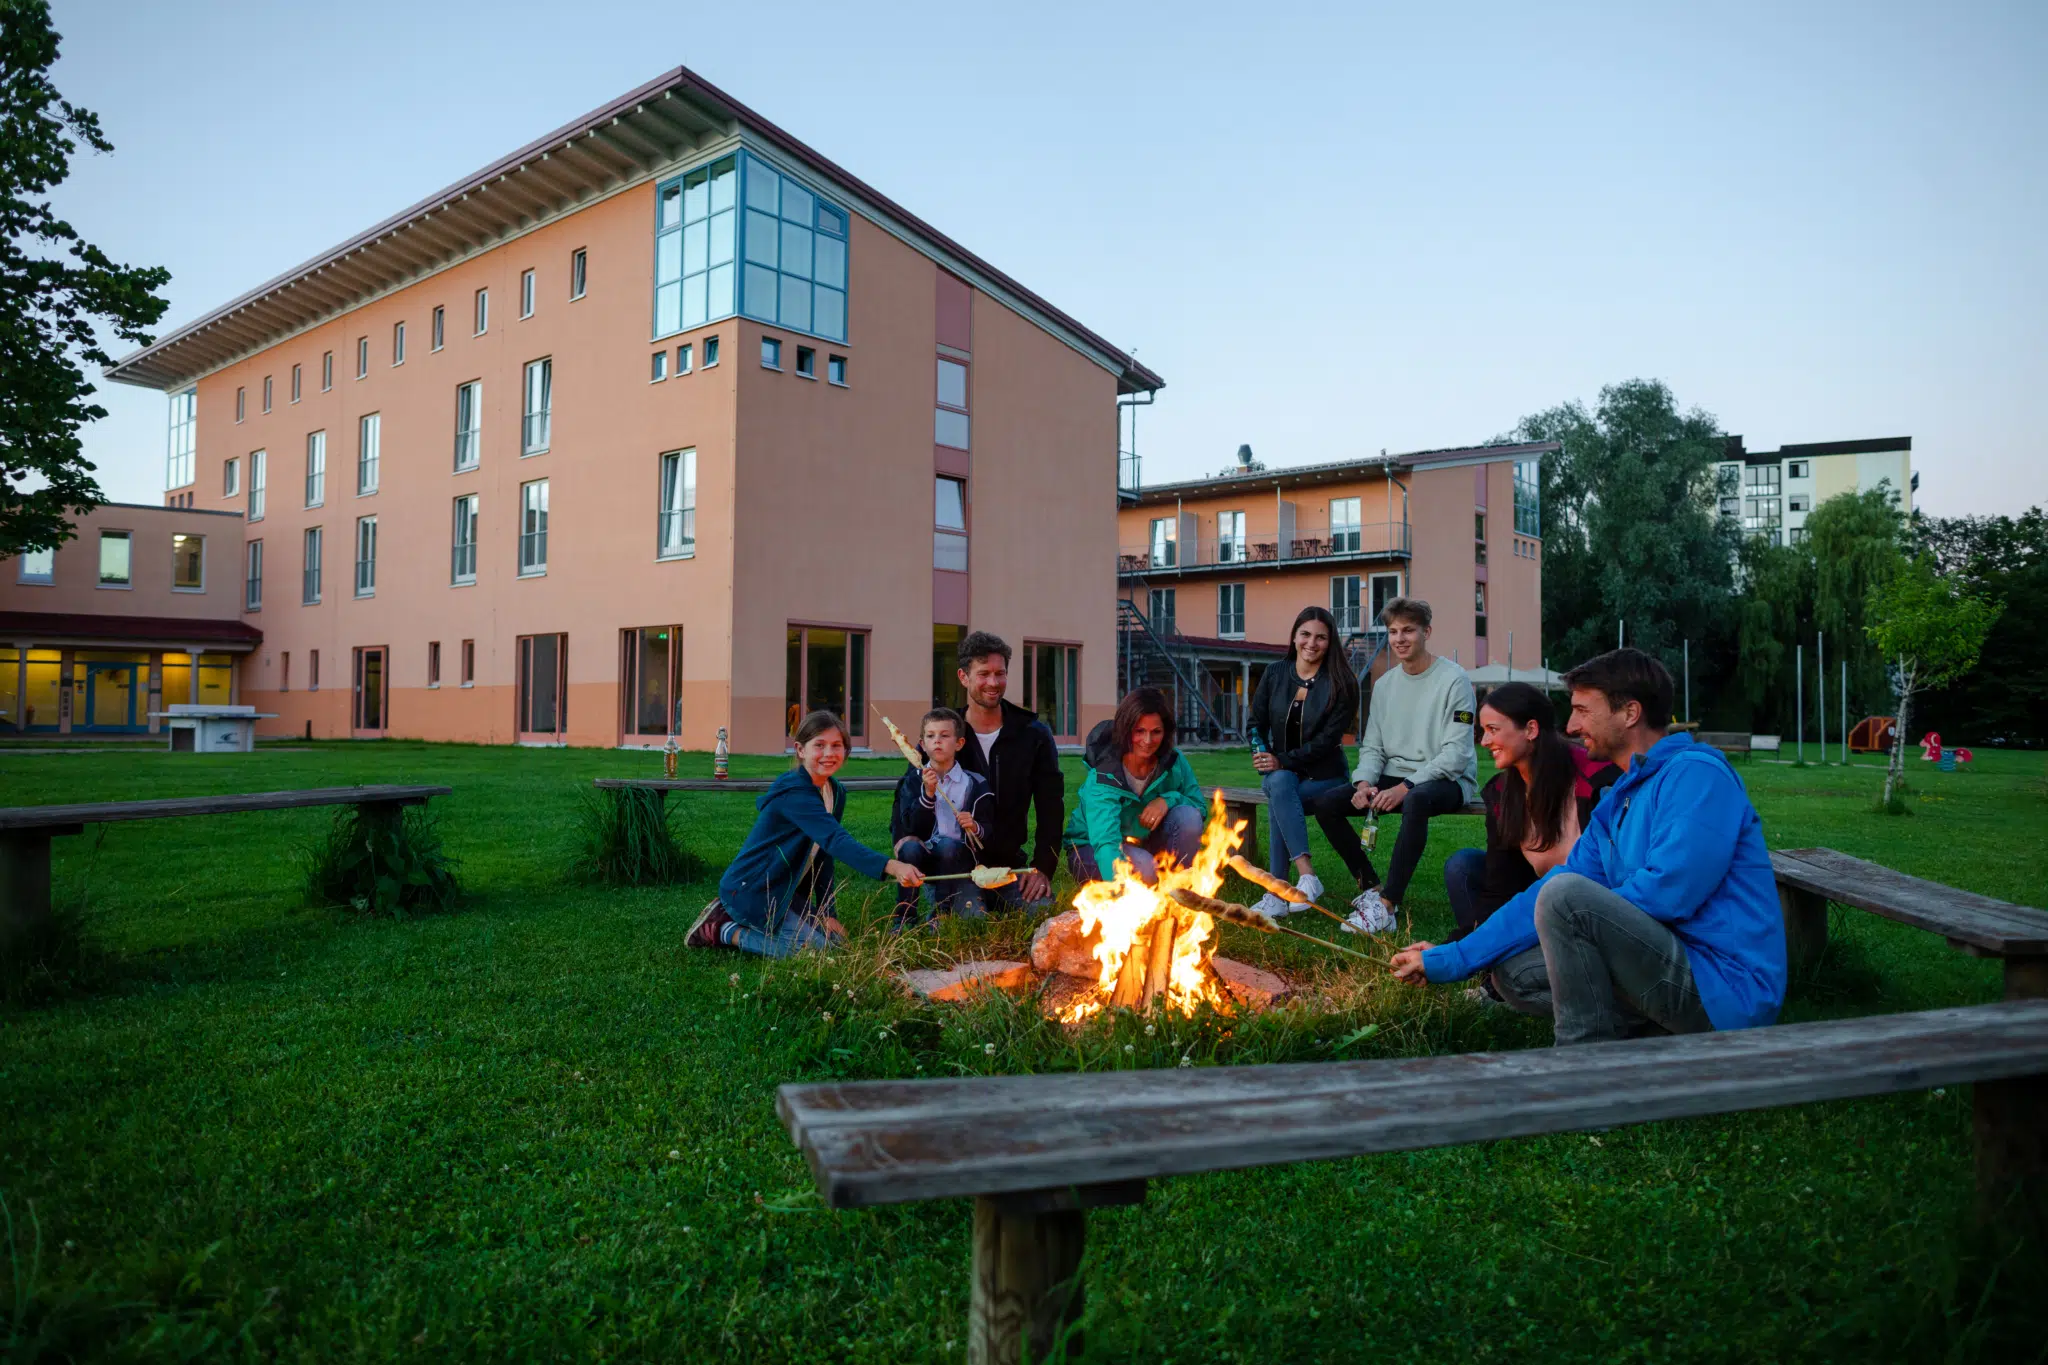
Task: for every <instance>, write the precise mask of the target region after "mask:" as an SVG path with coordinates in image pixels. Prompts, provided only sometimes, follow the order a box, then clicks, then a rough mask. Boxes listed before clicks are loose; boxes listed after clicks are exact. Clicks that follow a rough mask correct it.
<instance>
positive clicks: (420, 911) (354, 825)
mask: <svg viewBox="0 0 2048 1365" xmlns="http://www.w3.org/2000/svg"><path fill="white" fill-rule="evenodd" d="M300 858H301V861H302V862H303V864H304V865H305V870H306V900H307V902H308V903H309V904H312V905H345V906H348V907H349V908H350V909H352V910H355V911H358V912H360V913H362V914H366V915H388V916H390V917H391V918H393V919H403V918H404V917H405V916H407V915H425V914H433V913H436V912H439V911H443V910H452V909H453V908H454V907H455V903H456V901H457V900H459V899H460V898H461V895H462V887H461V884H460V883H459V882H458V881H457V880H456V876H455V867H456V863H455V860H454V859H452V858H450V857H449V856H448V855H447V853H445V852H444V851H443V850H442V847H441V831H440V829H439V828H438V827H437V826H436V825H435V823H434V820H433V817H432V816H430V815H428V814H427V812H426V811H424V810H421V809H418V808H414V809H409V810H405V811H404V812H403V813H398V814H390V815H386V814H383V813H381V812H371V813H367V814H366V813H365V812H363V811H362V810H361V809H360V808H358V807H348V808H345V809H343V810H339V811H337V812H335V816H334V822H333V823H332V824H330V825H329V826H328V827H327V833H326V836H325V837H324V838H322V839H319V840H317V841H316V842H314V843H313V844H312V845H310V846H309V847H307V848H306V849H305V850H303V852H302V853H301V855H300Z"/></svg>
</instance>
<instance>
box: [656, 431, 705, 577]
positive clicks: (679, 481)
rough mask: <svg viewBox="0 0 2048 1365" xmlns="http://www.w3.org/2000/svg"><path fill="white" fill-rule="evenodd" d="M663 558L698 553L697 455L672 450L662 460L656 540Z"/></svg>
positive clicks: (694, 452)
mask: <svg viewBox="0 0 2048 1365" xmlns="http://www.w3.org/2000/svg"><path fill="white" fill-rule="evenodd" d="M655 545H656V551H655V552H656V553H657V554H658V555H659V556H660V557H661V558H663V559H681V558H686V557H688V556H690V555H693V554H695V553H697V452H696V451H694V450H672V451H670V452H669V453H668V454H666V455H664V456H662V457H661V525H660V527H659V528H658V534H657V538H656V541H655Z"/></svg>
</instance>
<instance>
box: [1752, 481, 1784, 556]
mask: <svg viewBox="0 0 2048 1365" xmlns="http://www.w3.org/2000/svg"><path fill="white" fill-rule="evenodd" d="M1780 476H1781V471H1780V469H1779V467H1778V466H1777V465H1774V464H1753V465H1749V466H1747V467H1746V468H1744V470H1743V471H1742V529H1743V530H1744V531H1745V532H1746V533H1748V534H1750V535H1755V536H1764V537H1766V538H1767V539H1769V541H1770V542H1771V543H1772V544H1773V545H1775V544H1777V543H1778V537H1779V527H1780V525H1781V524H1782V520H1783V517H1782V507H1783V499H1782V498H1781V497H1780V496H1779V493H1780V492H1781V490H1782V488H1783V480H1782V478H1781V477H1780Z"/></svg>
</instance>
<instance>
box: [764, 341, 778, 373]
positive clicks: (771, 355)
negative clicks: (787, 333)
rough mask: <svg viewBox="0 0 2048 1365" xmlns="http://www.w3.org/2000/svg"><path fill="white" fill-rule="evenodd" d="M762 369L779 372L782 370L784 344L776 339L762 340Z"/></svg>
mask: <svg viewBox="0 0 2048 1365" xmlns="http://www.w3.org/2000/svg"><path fill="white" fill-rule="evenodd" d="M761 368H762V369H764V370H779V369H781V368H782V343H781V342H780V341H778V340H776V339H775V338H774V337H762V338H761Z"/></svg>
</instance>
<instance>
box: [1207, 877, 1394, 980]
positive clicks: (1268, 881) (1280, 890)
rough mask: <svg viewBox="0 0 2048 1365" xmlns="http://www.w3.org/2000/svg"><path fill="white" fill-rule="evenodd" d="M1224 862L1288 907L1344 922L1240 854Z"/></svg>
mask: <svg viewBox="0 0 2048 1365" xmlns="http://www.w3.org/2000/svg"><path fill="white" fill-rule="evenodd" d="M1224 861H1225V862H1226V863H1227V864H1229V866H1230V870H1231V871H1233V872H1235V873H1236V874H1237V875H1238V876H1240V877H1242V878H1244V879H1245V880H1246V881H1248V882H1250V883H1251V884H1252V885H1253V886H1257V887H1261V888H1263V889H1264V890H1267V891H1270V892H1272V893H1273V894H1274V895H1276V896H1278V897H1279V898H1280V899H1281V900H1283V901H1286V902H1287V903H1288V904H1289V905H1306V906H1307V907H1308V908H1309V909H1311V910H1314V911H1317V912H1319V913H1320V914H1322V915H1324V916H1325V917H1327V918H1329V919H1333V920H1335V921H1336V922H1337V923H1339V924H1342V923H1343V922H1344V917H1343V916H1342V915H1340V914H1338V913H1337V912H1336V911H1335V910H1325V909H1324V908H1323V907H1322V906H1320V905H1317V904H1316V903H1315V902H1314V901H1312V900H1310V899H1309V898H1308V897H1307V896H1304V895H1302V894H1301V888H1299V887H1296V886H1290V885H1288V883H1286V882H1285V881H1283V880H1281V879H1280V878H1278V877H1276V876H1274V875H1273V874H1272V873H1270V872H1268V871H1266V870H1265V869H1264V868H1262V867H1254V866H1253V865H1252V863H1251V860H1250V859H1248V858H1246V857H1245V856H1244V855H1243V854H1242V853H1233V854H1231V855H1230V856H1229V857H1228V858H1226V859H1224ZM1321 941H1322V940H1320V939H1318V940H1317V942H1319V943H1320V942H1321ZM1375 960H1377V959H1375Z"/></svg>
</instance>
